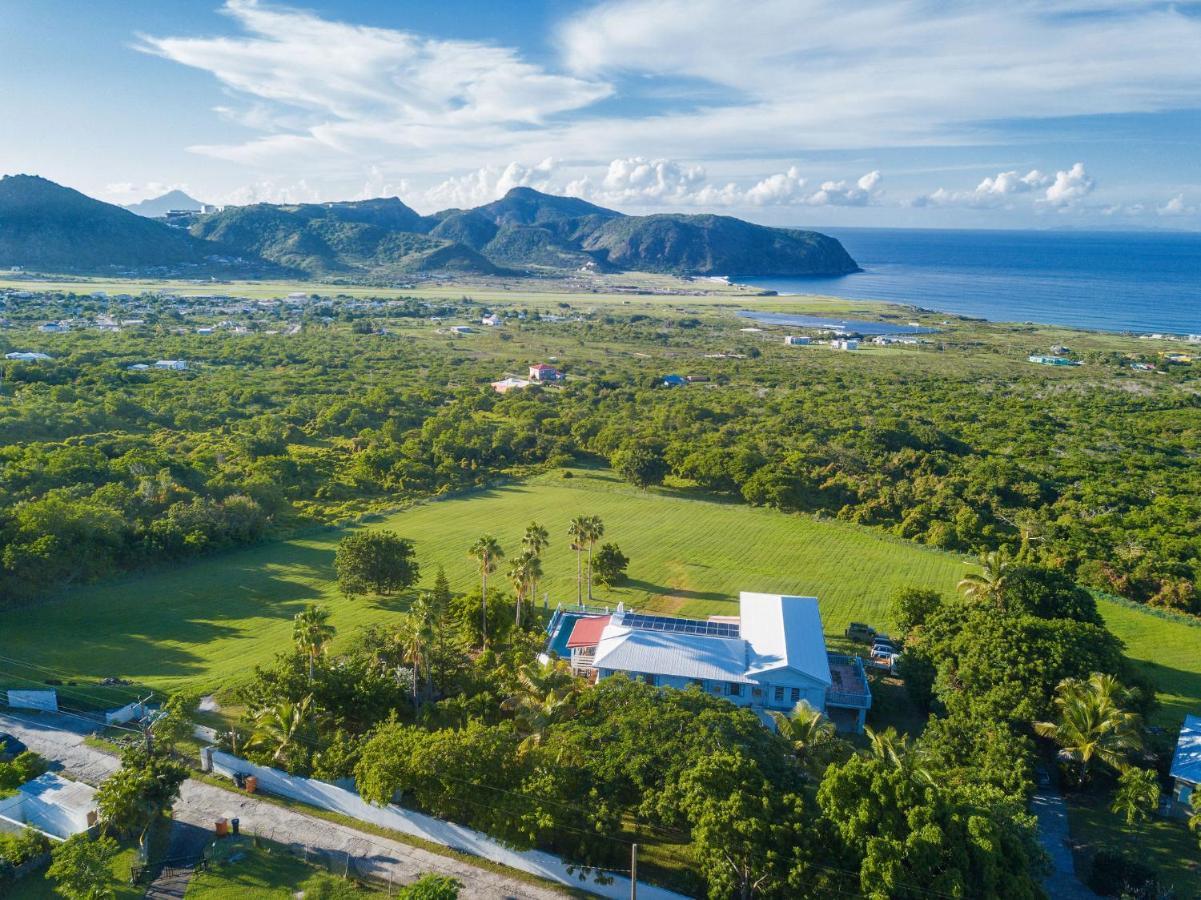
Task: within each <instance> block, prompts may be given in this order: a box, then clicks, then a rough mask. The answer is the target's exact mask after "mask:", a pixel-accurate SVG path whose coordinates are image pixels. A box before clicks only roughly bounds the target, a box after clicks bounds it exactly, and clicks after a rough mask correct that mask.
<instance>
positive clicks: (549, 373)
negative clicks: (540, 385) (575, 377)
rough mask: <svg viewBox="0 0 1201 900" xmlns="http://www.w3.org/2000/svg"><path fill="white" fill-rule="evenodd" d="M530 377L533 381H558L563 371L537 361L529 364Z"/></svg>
mask: <svg viewBox="0 0 1201 900" xmlns="http://www.w3.org/2000/svg"><path fill="white" fill-rule="evenodd" d="M530 378H532V379H533V380H534V381H559V380H561V379H562V378H563V373H562V372H560V371H559V370H558V369H556V368H555V367H554V366H550V365H547V364H546V363H538V364H537V365H533V366H530Z"/></svg>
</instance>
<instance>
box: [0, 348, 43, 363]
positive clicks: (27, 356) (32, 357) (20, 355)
mask: <svg viewBox="0 0 1201 900" xmlns="http://www.w3.org/2000/svg"><path fill="white" fill-rule="evenodd" d="M4 358H5V359H14V360H18V361H20V362H39V361H41V360H43V359H50V358H51V357H50V356H48V355H47V354H45V353H36V352H33V351H29V350H17V351H14V352H12V353H5V354H4Z"/></svg>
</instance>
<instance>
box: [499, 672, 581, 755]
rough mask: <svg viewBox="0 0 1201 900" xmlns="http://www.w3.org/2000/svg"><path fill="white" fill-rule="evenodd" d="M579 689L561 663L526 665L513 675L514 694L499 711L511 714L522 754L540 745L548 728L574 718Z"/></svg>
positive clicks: (579, 685)
mask: <svg viewBox="0 0 1201 900" xmlns="http://www.w3.org/2000/svg"><path fill="white" fill-rule="evenodd" d="M580 688H581V681H580V679H579V678H576V677H575V676H574V675H572V674H571V668H570V667H569V666H568V665H567V663H565V662H563V661H562V660H550V661H548V662H546V663H543V664H528V665H524V666H522V667H521V668H520V669H519V670H518V671H517V690H516V691H515V692H514V693H513V694H512V696H510V697H507V698H506V699H505V701H504V702H503V703H502V704H501V708H502V709H504V710H505V711H507V712H510V713H512V714H513V719H514V722H515V723H516V725H517V731H518V733H519V734H520V735H521V736H522V740H521V745H520V750H521V752H522V753H525V752H528V751H529V750H530V749H531V748H533V747H537V746H538V745H540V744H541V743H542V741H543V739H544V738H545V737H546V734H547V731H548V730H549V729H550V726H552V725H554V724H557V723H559V722H563V721H566V720H567V719H570V718H571V717H572V716H574V715H575V711H576V696H577V695H578V694H579V692H580Z"/></svg>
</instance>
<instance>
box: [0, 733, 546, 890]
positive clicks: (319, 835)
mask: <svg viewBox="0 0 1201 900" xmlns="http://www.w3.org/2000/svg"><path fill="white" fill-rule="evenodd" d="M95 727H96V726H95V725H94V724H92V723H88V722H84V721H81V720H79V719H74V718H71V717H68V716H61V715H50V714H45V713H40V714H36V715H30V716H25V715H20V716H16V715H10V714H0V730H4V731H9V732H11V733H12V734H13V735H15V736H16V737H18V738H20V739H21V740H22V741H24V742H25V743H26V744H27V745H28V746H29V749H31V750H33V751H35V752H37V753H40V754H41V755H42V756H44V757H46V758H47V759H51V760H54V761H56V762H58V763H59V764H60V765H61V767H62V768H63V769H64V770H66V771H67V772H68V773H70V774H71V775H72V776H74V777H76V778H79V779H80V780H82V781H86V782H88V783H90V784H99V783H100V782H101V781H103V780H104V779H105V778H107V777H108V776H109V775H110V774H112V773H113V772H115V771H116V770H117V769H118V768H119V766H120V763H119V762H118V761H117V759H115V758H114V757H113V756H111V755H109V754H108V753H105V752H103V751H101V750H97V749H95V748H93V747H89V746H87V745H86V744H84V742H83V733H88V732H90V731H92V730H93V729H94V728H95ZM174 816H175V822H176V825H175V831H173V833H172V844H173V846H175V847H177V848H180V847H183V846H185V845H187V846H195V845H196V844H197V843H198V842H199V841H200V835H203V836H204V841H206V842H207V840H208V839H209V836H210V835H211V834H212V829H213V825H214V823H215V822H216V820H217V819H219V818H225V819H232V818H237V819H239V821H240V825H241V829H242V831H243V832H244V833H254V834H259V835H261V836H263V837H265V838H268V839H270V840H274V841H277V842H278V843H281V844H287V845H290V846H292V847H293V848H294V849H295V850H296V851H298V852H300V853H301V855H304V854H305V853H306V848H307V853H308V854H309V855H310V857H311V858H313V859H314V861H317V862H321V863H322V864H324V865H327V866H331V867H332V868H333V869H334V870H335V871H347V869H348V868H349V871H350V872H351V874H358V875H360V876H364V877H365V876H374V877H377V878H380V879H382V880H384V881H388V880H391V882H392V883H393V884H397V885H400V884H408V883H410V882H412V881H415V880H416V879H417V878H419V877H421V876H422V875H424V874H426V873H429V872H437V873H440V874H444V875H452V876H454V877H455V878H457V879H459V881H461V882H462V883H463V891H462V893H461V894H460V896H462V897H464V898H471V900H509V898H514V900H563V896H564V895H563V893H562V892H560V891H557V890H554V889H551V888H544V887H539V886H537V885H533V884H528V883H526V882H524V881H519V880H517V879H514V878H510V877H508V876H506V875H500V874H497V873H495V872H490V871H487V870H485V869H479V868H476V867H475V866H472V865H470V864H468V863H465V862H462V861H460V860H457V859H452V858H450V857H446V856H441V855H439V854H436V853H430V852H429V851H427V850H422V849H420V848H417V847H411V846H409V845H408V844H402V843H400V842H398V841H391V840H388V839H387V838H382V837H377V836H376V835H373V834H367V833H364V832H361V831H358V830H356V829H354V828H349V827H347V826H345V825H339V824H337V823H334V822H329V821H326V820H325V819H319V818H316V817H314V816H310V815H306V814H305V813H301V812H297V811H295V810H291V809H284V808H282V807H280V806H277V805H275V804H273V803H270V802H268V801H266V800H263V799H260V798H257V797H253V796H251V795H248V794H240V793H235V792H232V791H227V790H224V789H222V788H218V787H214V786H212V785H210V784H205V783H204V782H202V781H196V780H194V779H188V780H187V781H185V782H184V784H183V788H182V789H181V791H180V798H179V802H178V803H176V804H175V811H174Z"/></svg>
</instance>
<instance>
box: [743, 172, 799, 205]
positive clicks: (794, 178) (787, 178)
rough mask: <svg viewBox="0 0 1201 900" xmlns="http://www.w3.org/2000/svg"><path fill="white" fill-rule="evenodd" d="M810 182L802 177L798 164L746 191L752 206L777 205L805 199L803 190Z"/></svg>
mask: <svg viewBox="0 0 1201 900" xmlns="http://www.w3.org/2000/svg"><path fill="white" fill-rule="evenodd" d="M807 183H808V182H807V181H806V180H805V179H804V178H802V177H801V173H800V170H799V169H797V167H796V166H790V167H789V169H788V171H787V172H777V173H776V174H775V175H769V176H768V177H766V178H764V179H763V180H762V181H760V182H758V183H757V184H755V185H753V186H752V187H751V188H750V190H748V191H747V192H746V199H747V202H748V203H750V204H751V205H752V206H775V205H787V204H790V203H797V202H799V201H801V200H803V199H804V198H803V196H802V193H801V192H802V190H803V189H804V187H805V185H806V184H807Z"/></svg>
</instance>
